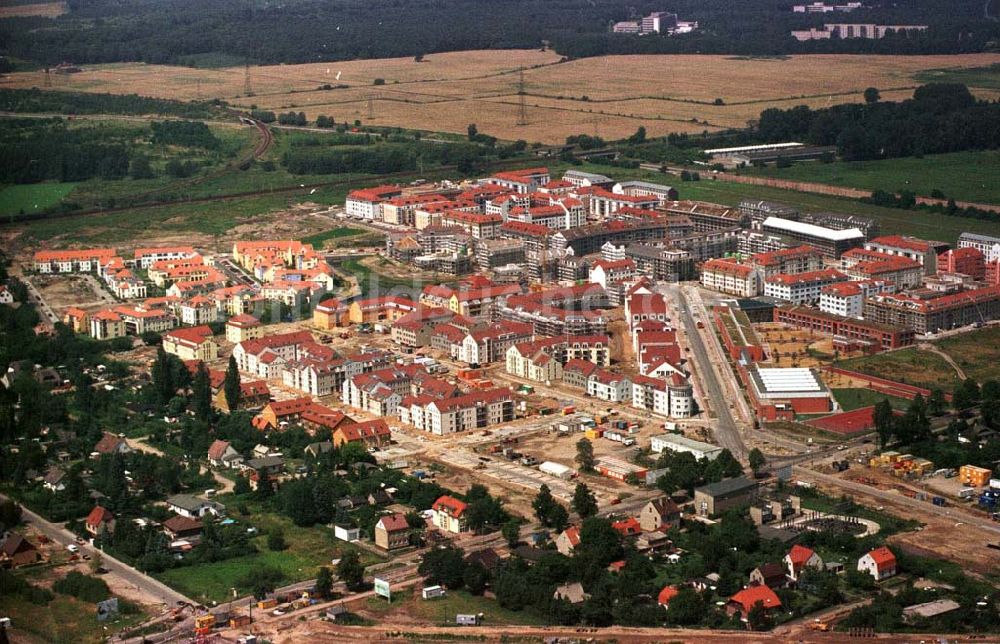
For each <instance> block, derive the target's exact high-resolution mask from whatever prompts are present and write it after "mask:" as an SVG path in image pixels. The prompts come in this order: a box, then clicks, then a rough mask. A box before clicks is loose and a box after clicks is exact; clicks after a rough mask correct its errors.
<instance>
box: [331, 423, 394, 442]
mask: <svg viewBox="0 0 1000 644" xmlns="http://www.w3.org/2000/svg"><path fill="white" fill-rule="evenodd" d="M338 431H339V432H341V434H343V436H344V438H345V439H346V440H347V442H349V443H353V442H355V441H360V440H364V439H366V438H387V437H389V436H392V432H391V431H390V429H389V425H388V424H387V423H386V422H385V421H384V420H382V419H381V418H379V419H376V420H369V421H366V422H363V423H355V424H353V425H347V426H345V427H341V428H339V429H338Z"/></svg>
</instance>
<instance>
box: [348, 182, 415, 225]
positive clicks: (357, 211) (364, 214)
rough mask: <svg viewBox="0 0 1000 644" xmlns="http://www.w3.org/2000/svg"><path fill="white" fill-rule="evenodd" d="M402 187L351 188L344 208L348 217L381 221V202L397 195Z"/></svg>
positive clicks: (400, 192)
mask: <svg viewBox="0 0 1000 644" xmlns="http://www.w3.org/2000/svg"><path fill="white" fill-rule="evenodd" d="M401 194H403V189H402V188H400V187H399V186H375V187H373V188H365V189H363V190H352V191H351V192H349V193H348V194H347V201H346V202H345V204H344V210H345V212H346V213H347V216H348V217H354V218H355V219H364V220H366V221H382V204H383V203H385V202H386V201H388V200H390V199H393V198H396V197H399V196H400V195H401Z"/></svg>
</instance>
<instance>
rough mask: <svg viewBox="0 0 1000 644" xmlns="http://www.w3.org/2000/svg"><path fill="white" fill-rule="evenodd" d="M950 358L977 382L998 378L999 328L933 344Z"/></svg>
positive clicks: (999, 356) (945, 339)
mask: <svg viewBox="0 0 1000 644" xmlns="http://www.w3.org/2000/svg"><path fill="white" fill-rule="evenodd" d="M934 344H935V345H937V347H938V348H939V349H941V350H942V351H944V352H945V353H947V354H948V355H949V356H951V359H952V360H954V361H955V363H956V364H957V365H958V366H959V367H961V368H962V371H964V372H965V375H966V376H967V377H969V378H973V379H975V380H977V381H978V382H980V383H981V382H983V381H985V380H990V379H993V380H996V379H998V378H1000V369H998V368H997V365H998V364H1000V326H991V327H987V328H985V329H979V330H977V331H971V332H969V333H962V334H960V335H955V336H952V337H950V338H944V339H942V340H938V341H937V342H935V343H934Z"/></svg>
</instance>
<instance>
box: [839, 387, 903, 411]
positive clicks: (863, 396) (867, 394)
mask: <svg viewBox="0 0 1000 644" xmlns="http://www.w3.org/2000/svg"><path fill="white" fill-rule="evenodd" d="M832 393H833V397H834V398H835V399H836V400H837V403H838V404H839V405H840V407H841V409H843V410H844V411H853V410H855V409H861V408H862V407H870V406H872V405H874V404H876V403H880V402H882V401H883V400H888V401H889V404H890V405H892V407H893V409H903V410H905V409H906V408H907V407H909V406H910V401H909V400H907V399H905V398H897V397H896V396H886V395H885V394H881V393H879V392H877V391H875V390H873V389H862V388H860V387H858V388H854V387H845V388H842V389H833V390H832Z"/></svg>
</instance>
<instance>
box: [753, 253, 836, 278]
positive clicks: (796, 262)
mask: <svg viewBox="0 0 1000 644" xmlns="http://www.w3.org/2000/svg"><path fill="white" fill-rule="evenodd" d="M750 265H751V266H753V268H754V270H756V271H757V272H758V273H759V274H760V277H761V279H765V280H766V279H768V278H769V277H773V276H774V275H779V274H782V275H798V274H799V273H811V272H813V271H818V270H820V269H822V268H823V253H822V252H820V251H819V250H818V249H816V248H813V247H812V246H796V247H794V248H785V249H782V250H776V251H772V252H768V253H756V254H754V255H753V256H752V257H751V258H750Z"/></svg>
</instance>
